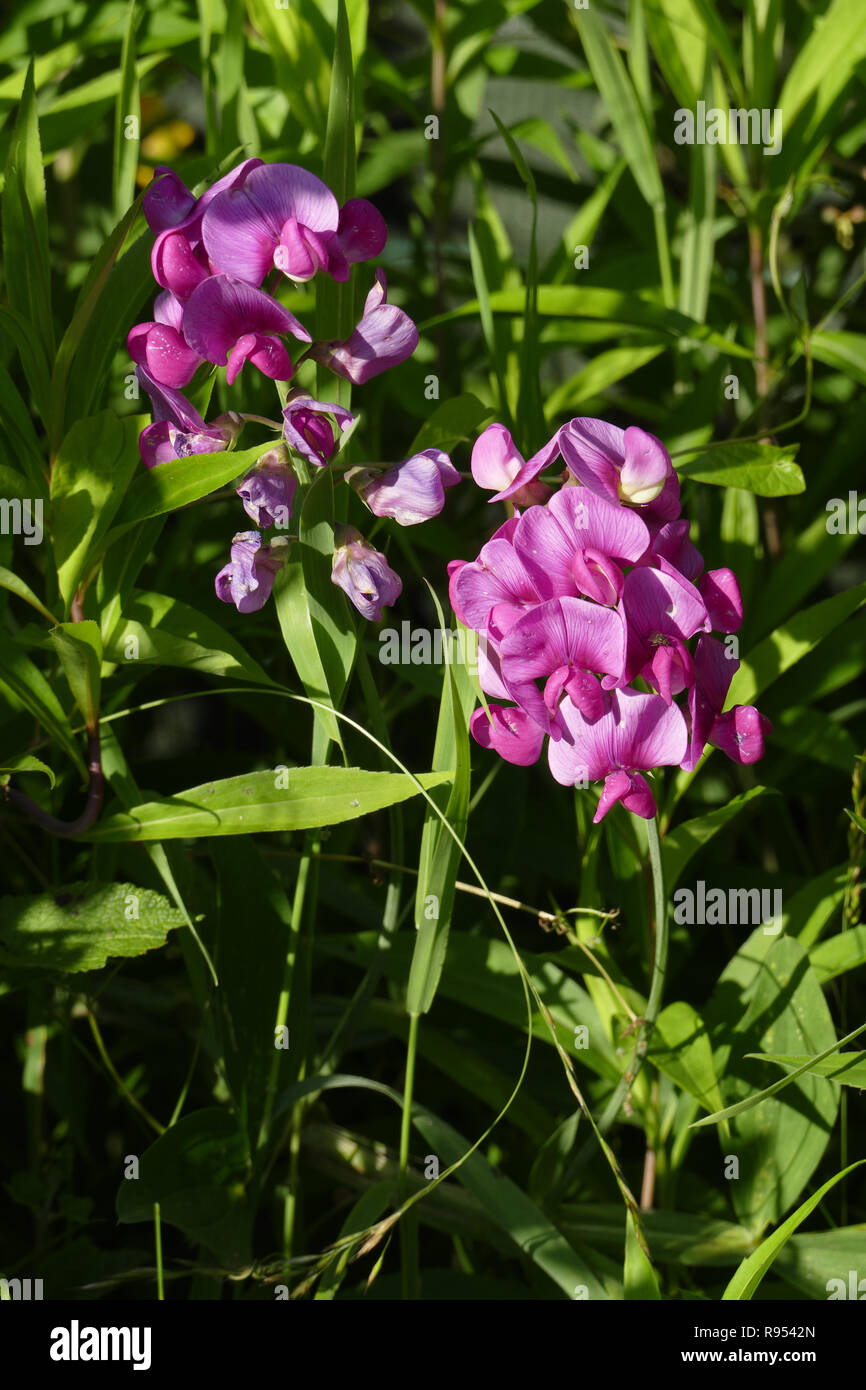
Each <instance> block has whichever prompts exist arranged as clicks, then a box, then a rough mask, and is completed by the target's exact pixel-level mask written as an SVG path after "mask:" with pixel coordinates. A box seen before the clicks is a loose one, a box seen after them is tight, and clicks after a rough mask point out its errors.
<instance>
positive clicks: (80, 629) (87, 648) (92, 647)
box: [49, 619, 102, 733]
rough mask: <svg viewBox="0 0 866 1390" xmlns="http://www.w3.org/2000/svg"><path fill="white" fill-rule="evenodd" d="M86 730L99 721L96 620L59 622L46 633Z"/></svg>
mask: <svg viewBox="0 0 866 1390" xmlns="http://www.w3.org/2000/svg"><path fill="white" fill-rule="evenodd" d="M49 636H50V638H51V641H52V643H53V644H54V650H55V651H56V653H57V656H58V658H59V660H60V664H61V666H62V667H63V673H64V675H65V676H66V679H67V681H68V683H69V689H70V690H71V692H72V698H73V700H74V701H75V703H76V705H77V706H78V708H79V710H80V711H81V714H82V716H83V718H84V724H85V728H86V729H87V731H88V733H95V731H96V729H97V726H98V724H99V701H100V684H101V682H100V672H101V670H102V637H101V636H100V633H99V625H98V623H94V622H92V621H91V620H90V619H88V620H87V621H86V622H80V623H59V624H58V625H57V627H55V628H52V630H51V632H50V634H49Z"/></svg>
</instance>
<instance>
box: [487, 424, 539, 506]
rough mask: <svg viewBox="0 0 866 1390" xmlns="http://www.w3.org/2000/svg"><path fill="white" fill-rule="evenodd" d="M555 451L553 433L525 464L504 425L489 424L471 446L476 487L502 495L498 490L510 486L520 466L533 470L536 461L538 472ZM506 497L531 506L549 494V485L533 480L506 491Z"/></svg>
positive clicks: (494, 499)
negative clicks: (548, 441)
mask: <svg viewBox="0 0 866 1390" xmlns="http://www.w3.org/2000/svg"><path fill="white" fill-rule="evenodd" d="M557 453H558V449H557V447H556V435H554V437H553V439H552V440H551V441H550V443H549V444H547V445H545V447H544V449H541V450H540V451H539V453H537V454H535V455H534V457H533V458H531V459H530V460H529V464H527V463H526V460H525V459H524V457H523V455H522V454H521V452H520V450H519V449H518V448H517V446H516V444H515V443H514V440H513V439H512V438H511V434H510V432H509V431H508V430H507V429H506V428H505V426H504V425H488V426H487V429H486V430H483V431H482V433H481V434H480V435H479V436H478V438H477V439H476V441H475V444H474V446H473V449H472V462H471V465H470V466H471V468H472V477H473V478H474V479H475V482H476V483H477V484H478V486H479V487H483V488H486V489H487V490H488V491H490V492H496V493H497V496H501V490H502V489H510V487H511V484H512V483H513V482H514V479H515V478H516V477H517V475H518V473H519V472H520V471H521V469H526V468H527V467H531V468H533V469H534V468H535V466H536V464H538V465H539V466H538V469H537V471H538V472H541V470H542V469H543V468H546V467H547V464H548V463H549V462H550V461H551V460H552V459H554V458H555V457H556V456H557ZM509 496H510V498H511V501H512V502H513V503H514V505H515V506H516V507H531V506H532V505H533V503H535V502H546V501H547V499H548V497H549V496H550V488H549V487H548V486H547V484H546V483H540V482H538V481H534V480H533V481H531V482H528V483H526V485H525V486H524V487H520V488H518V489H517V491H516V492H509ZM491 501H494V502H495V501H496V498H491Z"/></svg>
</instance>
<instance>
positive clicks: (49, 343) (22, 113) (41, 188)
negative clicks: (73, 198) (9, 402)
mask: <svg viewBox="0 0 866 1390" xmlns="http://www.w3.org/2000/svg"><path fill="white" fill-rule="evenodd" d="M2 211H3V262H4V278H5V281H6V293H7V295H8V298H9V305H10V307H11V309H12V310H13V311H14V312H16V313H18V314H20V315H22V317H23V318H24V319H25V320H26V321H27V322H28V324H29V325H30V332H31V334H32V335H33V336H34V337H35V338H36V341H37V343H38V345H39V349H40V353H41V355H42V356H44V358H45V360H46V361H50V360H51V358H52V356H53V354H54V325H53V321H52V316H51V266H50V259H49V252H48V217H47V213H46V207H45V175H44V171H43V168H42V150H41V147H40V144H39V122H38V119H37V115H36V92H35V87H34V81H33V63H32V61H31V64H30V67H29V68H28V71H27V77H26V79H25V82H24V89H23V92H22V94H21V105H20V107H19V109H18V116H17V118H16V121H15V128H14V130H13V133H12V141H11V144H10V146H9V151H8V154H7V157H6V186H5V188H4V191H3V209H2ZM31 389H34V390H35V389H36V387H35V385H34V383H33V382H31Z"/></svg>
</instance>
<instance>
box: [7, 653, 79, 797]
mask: <svg viewBox="0 0 866 1390" xmlns="http://www.w3.org/2000/svg"><path fill="white" fill-rule="evenodd" d="M0 687H5V688H6V689H7V690H8V691H10V692H11V693H12V694H13V695H14V696H15V698H16V699H18V700H20V701H21V704H22V705H24V707H25V709H28V710H29V711H30V713H31V714H32V715H33V717H34V719H38V721H39V723H40V724H41V725H42V727H43V728H44V730H45V732H46V733H47V734H50V735H51V737H52V739H53V740H54V742H55V743H57V744H59V746H60V747H61V748H62V749H63V751H64V752H65V753H66V754H67V756H68V757H70V758H71V759H72V761H73V763H74V764H75V766H76V768H77V769H78V771H79V772H80V774H81V777H82V779H83V780H84V781H86V780H87V770H86V768H85V766H84V759H83V758H82V756H81V752H80V749H79V747H78V744H77V743H76V742H75V739H74V738H73V737H72V735H71V733H70V732H69V725H68V722H67V719H66V715H65V713H64V711H63V708H62V706H61V704H60V701H59V700H58V698H57V696H56V695H55V693H54V691H53V690H52V688H51V686H50V685H49V684H48V681H47V680H46V679H45V677H44V676H43V674H42V672H41V671H40V670H39V668H38V667H37V666H34V664H33V662H32V661H31V660H30V658H29V656H25V654H24V652H23V651H22V649H21V647H19V646H18V644H17V643H16V642H14V641H13V640H12V638H10V637H7V636H5V634H3V633H2V632H0Z"/></svg>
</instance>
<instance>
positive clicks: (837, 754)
mask: <svg viewBox="0 0 866 1390" xmlns="http://www.w3.org/2000/svg"><path fill="white" fill-rule="evenodd" d="M773 742H774V743H775V744H776V745H777V747H779V748H785V749H787V750H788V752H789V753H794V754H796V756H797V758H798V759H803V758H814V760H815V761H816V762H819V763H824V764H826V766H828V767H837V768H839V770H840V771H841V772H846V773H850V771H851V769H852V767H853V766H854V759H855V758H856V756H857V746H856V744H855V743H854V740H853V738H852V737H851V735H850V734H849V732H848V730H847V729H846V728H845V725H844V724H841V723H839V721H838V720H836V719H832V718H831V717H830V716H829V715H828V714H825V713H824V711H823V710H821V709H809V708H808V707H807V706H806V705H788V706H787V707H786V708H785V709H783V710H782V712H781V714H780V715H779V716H778V717H775V716H774V718H773Z"/></svg>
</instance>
